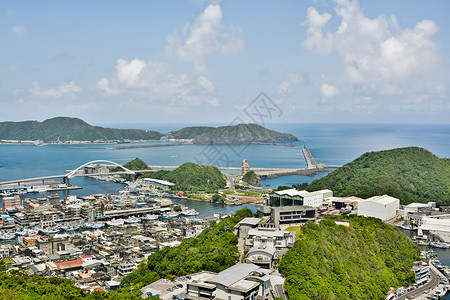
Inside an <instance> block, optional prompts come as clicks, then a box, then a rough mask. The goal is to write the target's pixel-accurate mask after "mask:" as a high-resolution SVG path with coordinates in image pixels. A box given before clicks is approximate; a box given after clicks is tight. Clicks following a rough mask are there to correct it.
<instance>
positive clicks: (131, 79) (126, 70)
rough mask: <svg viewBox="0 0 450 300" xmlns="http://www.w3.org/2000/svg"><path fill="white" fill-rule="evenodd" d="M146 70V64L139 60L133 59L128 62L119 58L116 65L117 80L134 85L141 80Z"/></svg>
mask: <svg viewBox="0 0 450 300" xmlns="http://www.w3.org/2000/svg"><path fill="white" fill-rule="evenodd" d="M144 68H145V62H144V61H142V60H139V59H133V60H132V61H130V62H127V61H126V60H124V59H121V58H119V59H118V60H117V65H116V73H117V78H118V79H119V80H120V81H121V82H123V83H125V84H128V85H133V84H135V83H136V82H137V81H138V80H139V75H140V74H141V72H142V69H144Z"/></svg>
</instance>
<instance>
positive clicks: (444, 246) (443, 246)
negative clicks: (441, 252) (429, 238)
mask: <svg viewBox="0 0 450 300" xmlns="http://www.w3.org/2000/svg"><path fill="white" fill-rule="evenodd" d="M430 247H433V248H441V249H448V248H450V245H449V244H447V243H441V242H431V243H430Z"/></svg>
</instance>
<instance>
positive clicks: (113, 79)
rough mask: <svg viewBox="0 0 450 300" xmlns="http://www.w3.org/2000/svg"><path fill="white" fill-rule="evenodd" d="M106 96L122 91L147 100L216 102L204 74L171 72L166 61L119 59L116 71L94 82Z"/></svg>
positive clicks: (191, 103)
mask: <svg viewBox="0 0 450 300" xmlns="http://www.w3.org/2000/svg"><path fill="white" fill-rule="evenodd" d="M97 88H98V89H99V90H100V91H102V92H103V94H104V95H105V96H114V95H117V94H125V95H127V96H129V97H131V98H136V99H137V98H138V99H144V101H147V102H155V101H160V100H164V101H167V102H169V103H170V104H174V103H175V104H176V103H178V104H185V105H200V104H201V103H208V104H210V105H212V106H217V105H218V100H217V98H215V86H214V83H213V82H212V81H211V80H209V79H208V78H207V77H205V76H189V75H187V74H179V75H176V74H173V73H172V72H170V70H169V68H168V66H167V65H166V64H165V63H162V62H158V61H143V60H140V59H133V60H130V61H127V60H125V59H121V58H120V59H118V60H117V63H116V67H115V73H114V74H112V76H110V77H109V78H108V77H103V78H101V79H100V80H99V81H98V82H97Z"/></svg>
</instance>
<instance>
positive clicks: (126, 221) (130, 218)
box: [123, 217, 141, 224]
mask: <svg viewBox="0 0 450 300" xmlns="http://www.w3.org/2000/svg"><path fill="white" fill-rule="evenodd" d="M123 221H124V222H125V224H134V223H139V222H140V221H141V219H139V218H136V217H129V218H128V219H124V220H123Z"/></svg>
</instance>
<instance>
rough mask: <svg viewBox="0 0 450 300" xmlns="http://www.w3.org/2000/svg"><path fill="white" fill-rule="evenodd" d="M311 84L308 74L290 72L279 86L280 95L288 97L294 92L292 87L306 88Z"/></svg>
mask: <svg viewBox="0 0 450 300" xmlns="http://www.w3.org/2000/svg"><path fill="white" fill-rule="evenodd" d="M310 83H311V81H310V80H309V78H308V75H307V74H306V73H300V74H298V73H293V72H290V73H288V74H287V76H286V78H285V79H284V80H283V81H282V82H281V83H280V85H279V86H278V94H280V95H282V96H286V95H288V94H290V93H291V92H292V86H305V85H308V84H310Z"/></svg>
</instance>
